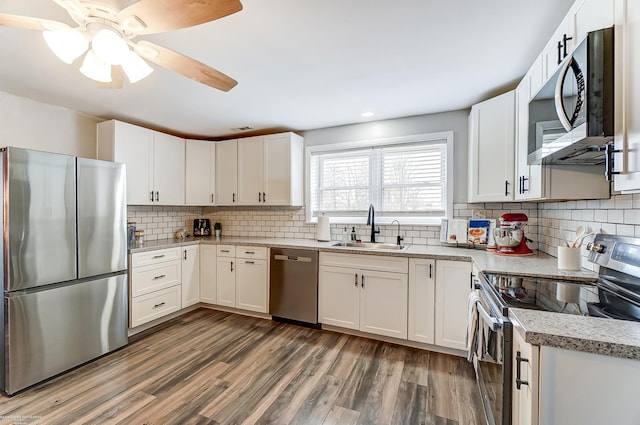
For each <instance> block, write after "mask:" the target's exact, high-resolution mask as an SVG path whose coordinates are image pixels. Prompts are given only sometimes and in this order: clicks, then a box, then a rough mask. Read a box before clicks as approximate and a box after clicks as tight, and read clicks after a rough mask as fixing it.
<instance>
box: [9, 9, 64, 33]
mask: <svg viewBox="0 0 640 425" xmlns="http://www.w3.org/2000/svg"><path fill="white" fill-rule="evenodd" d="M0 25H2V26H5V27H16V28H25V29H28V30H57V29H63V28H69V26H68V25H67V24H63V23H62V22H58V21H50V20H48V19H40V18H32V17H30V16H20V15H9V14H6V13H0Z"/></svg>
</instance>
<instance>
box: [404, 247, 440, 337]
mask: <svg viewBox="0 0 640 425" xmlns="http://www.w3.org/2000/svg"><path fill="white" fill-rule="evenodd" d="M435 275H436V262H435V260H429V259H422V258H410V259H409V330H408V339H409V340H410V341H417V342H424V343H426V344H433V343H434V342H435V341H434V333H435V312H434V309H435V294H436V280H435Z"/></svg>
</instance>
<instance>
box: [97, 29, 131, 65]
mask: <svg viewBox="0 0 640 425" xmlns="http://www.w3.org/2000/svg"><path fill="white" fill-rule="evenodd" d="M91 49H92V50H93V52H94V53H95V54H96V56H97V57H98V58H99V59H100V60H102V61H103V62H106V63H108V64H110V65H121V64H122V63H123V62H124V61H125V60H127V58H128V56H129V46H128V45H127V42H126V41H124V39H123V38H122V36H120V34H118V33H117V32H115V31H113V30H110V29H101V30H99V31H98V32H96V34H95V35H94V36H93V40H92V41H91Z"/></svg>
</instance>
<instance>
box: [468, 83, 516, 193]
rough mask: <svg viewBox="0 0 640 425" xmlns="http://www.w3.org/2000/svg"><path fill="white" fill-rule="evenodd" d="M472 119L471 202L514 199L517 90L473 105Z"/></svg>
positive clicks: (470, 141) (470, 138)
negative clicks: (515, 92)
mask: <svg viewBox="0 0 640 425" xmlns="http://www.w3.org/2000/svg"><path fill="white" fill-rule="evenodd" d="M469 121H470V123H469V143H470V146H469V202H501V201H511V200H513V196H514V192H515V190H516V189H517V187H514V161H515V131H514V121H515V94H514V92H513V91H510V92H508V93H505V94H503V95H500V96H497V97H494V98H492V99H489V100H487V101H485V102H482V103H478V104H476V105H473V107H472V108H471V114H470V116H469Z"/></svg>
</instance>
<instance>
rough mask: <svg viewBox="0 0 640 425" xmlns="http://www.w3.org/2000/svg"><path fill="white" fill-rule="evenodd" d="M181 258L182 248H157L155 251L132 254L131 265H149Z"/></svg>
mask: <svg viewBox="0 0 640 425" xmlns="http://www.w3.org/2000/svg"><path fill="white" fill-rule="evenodd" d="M178 258H180V248H167V249H157V250H154V251H147V252H138V253H135V254H132V255H131V266H132V267H139V266H148V265H150V264H159V263H164V262H165V261H171V260H177V259H178Z"/></svg>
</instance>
